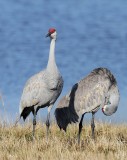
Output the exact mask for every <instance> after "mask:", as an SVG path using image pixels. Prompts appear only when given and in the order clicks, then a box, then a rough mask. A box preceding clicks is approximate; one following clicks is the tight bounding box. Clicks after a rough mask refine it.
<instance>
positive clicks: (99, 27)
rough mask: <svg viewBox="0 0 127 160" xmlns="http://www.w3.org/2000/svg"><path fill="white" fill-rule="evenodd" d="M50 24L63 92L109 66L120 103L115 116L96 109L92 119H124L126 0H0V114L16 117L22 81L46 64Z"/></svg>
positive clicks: (42, 115) (126, 118)
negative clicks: (98, 69) (101, 68)
mask: <svg viewBox="0 0 127 160" xmlns="http://www.w3.org/2000/svg"><path fill="white" fill-rule="evenodd" d="M50 27H55V28H56V29H57V33H58V38H57V42H56V62H57V65H58V67H59V69H60V71H61V74H62V75H63V78H64V88H63V91H62V94H61V96H63V95H64V94H66V93H67V92H68V91H69V90H70V89H71V87H72V85H73V84H74V83H76V82H77V81H79V80H80V79H81V78H83V77H84V76H86V75H87V74H89V73H90V72H91V71H92V70H93V69H94V68H97V67H107V68H108V69H110V70H111V72H112V73H113V74H114V76H115V77H116V79H117V82H118V86H119V90H120V95H121V99H120V104H119V108H118V111H117V112H116V113H115V114H114V115H113V116H111V117H106V116H104V115H103V114H102V112H101V111H99V112H98V113H97V114H96V119H102V120H105V121H113V122H120V123H123V122H127V113H126V112H127V1H126V0H112V1H111V0H91V1H90V0H78V1H77V0H73V1H72V0H68V1H59V0H55V1H52V0H36V1H35V0H27V1H26V0H11V1H10V0H4V1H2V0H1V1H0V93H1V94H2V97H3V101H4V106H3V105H2V102H0V115H1V117H2V118H5V119H6V118H8V120H9V119H10V118H11V120H12V119H15V117H16V115H18V114H19V101H20V97H21V94H22V90H23V87H24V85H25V82H26V80H27V79H28V78H29V77H30V76H32V75H33V74H35V73H37V72H39V71H40V70H42V69H44V68H45V67H46V65H47V61H48V55H49V44H50V40H49V39H46V38H45V35H46V34H47V31H48V29H49V28H50ZM61 96H60V97H61ZM60 97H59V98H60ZM58 100H59V99H58ZM58 100H57V102H56V103H55V106H56V105H57V103H58ZM54 109H55V107H54ZM54 109H53V110H52V118H53V117H54ZM46 114H47V109H41V110H40V111H39V117H40V119H41V120H43V119H45V118H46ZM89 116H90V117H91V115H88V116H86V117H84V119H85V120H86V121H87V120H88V119H89Z"/></svg>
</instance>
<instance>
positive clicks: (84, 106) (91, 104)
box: [70, 75, 109, 115]
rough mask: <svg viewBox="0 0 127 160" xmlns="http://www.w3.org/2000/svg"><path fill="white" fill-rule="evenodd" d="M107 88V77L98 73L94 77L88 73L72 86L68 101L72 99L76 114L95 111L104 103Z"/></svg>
mask: <svg viewBox="0 0 127 160" xmlns="http://www.w3.org/2000/svg"><path fill="white" fill-rule="evenodd" d="M108 89H109V80H108V79H107V78H104V77H102V76H100V75H95V76H94V77H93V75H89V76H87V77H86V78H84V79H82V80H81V81H80V82H78V83H77V84H76V85H75V86H74V87H73V88H72V90H71V93H70V102H71V99H72V102H73V103H74V108H75V110H76V112H77V113H78V115H79V114H83V113H85V112H92V111H97V110H98V109H99V107H101V105H103V104H104V101H105V97H106V94H107V91H108ZM72 97H73V98H72ZM72 102H71V103H72Z"/></svg>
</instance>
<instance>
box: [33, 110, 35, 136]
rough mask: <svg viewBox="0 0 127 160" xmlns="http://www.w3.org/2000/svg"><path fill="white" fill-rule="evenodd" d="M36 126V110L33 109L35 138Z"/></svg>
mask: <svg viewBox="0 0 127 160" xmlns="http://www.w3.org/2000/svg"><path fill="white" fill-rule="evenodd" d="M35 126H36V111H35V110H34V111H33V138H34V136H35Z"/></svg>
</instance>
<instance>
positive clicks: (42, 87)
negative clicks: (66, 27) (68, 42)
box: [20, 28, 63, 136]
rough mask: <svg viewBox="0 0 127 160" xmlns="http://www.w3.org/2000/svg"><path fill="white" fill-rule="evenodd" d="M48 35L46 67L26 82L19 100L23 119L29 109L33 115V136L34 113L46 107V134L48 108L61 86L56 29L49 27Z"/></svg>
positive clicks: (56, 96) (49, 108) (48, 116)
mask: <svg viewBox="0 0 127 160" xmlns="http://www.w3.org/2000/svg"><path fill="white" fill-rule="evenodd" d="M48 36H50V38H51V44H50V53H49V60H48V64H47V67H46V69H44V70H43V71H41V72H39V73H37V74H35V75H34V76H32V77H31V78H30V79H29V80H28V81H27V82H26V85H25V87H24V89H23V93H22V97H21V100H20V116H21V117H23V119H24V120H25V119H26V117H27V116H28V115H29V114H30V112H31V111H32V113H33V115H34V119H33V136H34V132H35V125H36V114H37V112H38V110H39V109H40V108H44V107H48V115H47V120H46V126H47V134H48V129H49V125H50V123H49V118H50V110H51V108H52V106H53V104H54V103H55V101H56V100H57V98H58V97H59V95H60V93H61V91H62V88H63V79H62V76H61V74H60V72H59V70H58V68H57V65H56V62H55V53H54V50H55V41H56V30H55V29H53V28H51V29H49V33H48Z"/></svg>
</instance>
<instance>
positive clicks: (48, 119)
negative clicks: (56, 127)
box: [46, 105, 53, 140]
mask: <svg viewBox="0 0 127 160" xmlns="http://www.w3.org/2000/svg"><path fill="white" fill-rule="evenodd" d="M52 106H53V105H51V106H49V107H48V114H47V120H46V129H47V140H48V135H49V126H50V111H51V109H52Z"/></svg>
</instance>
